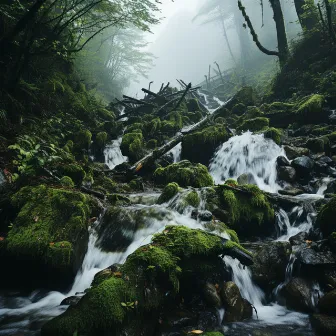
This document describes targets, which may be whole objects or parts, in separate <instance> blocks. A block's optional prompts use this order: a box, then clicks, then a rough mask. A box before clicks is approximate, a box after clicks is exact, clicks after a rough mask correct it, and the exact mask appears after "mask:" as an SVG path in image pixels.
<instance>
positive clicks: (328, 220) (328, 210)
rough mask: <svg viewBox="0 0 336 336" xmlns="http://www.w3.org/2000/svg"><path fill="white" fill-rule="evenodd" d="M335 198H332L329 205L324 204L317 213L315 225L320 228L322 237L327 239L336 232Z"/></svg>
mask: <svg viewBox="0 0 336 336" xmlns="http://www.w3.org/2000/svg"><path fill="white" fill-rule="evenodd" d="M335 216H336V197H333V198H332V199H331V200H330V201H329V203H327V204H325V205H324V206H323V207H322V208H321V210H320V211H319V213H318V215H317V219H316V225H317V227H319V228H320V230H321V232H322V234H323V236H324V237H325V238H328V236H329V235H331V234H332V233H333V232H335V231H336V222H335Z"/></svg>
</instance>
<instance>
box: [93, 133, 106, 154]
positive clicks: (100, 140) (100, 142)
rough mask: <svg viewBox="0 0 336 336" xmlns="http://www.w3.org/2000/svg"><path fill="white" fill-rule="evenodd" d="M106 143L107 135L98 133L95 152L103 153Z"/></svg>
mask: <svg viewBox="0 0 336 336" xmlns="http://www.w3.org/2000/svg"><path fill="white" fill-rule="evenodd" d="M106 142H107V133H106V132H99V133H98V134H97V135H96V140H95V146H96V148H97V150H99V151H103V150H104V148H105V146H106Z"/></svg>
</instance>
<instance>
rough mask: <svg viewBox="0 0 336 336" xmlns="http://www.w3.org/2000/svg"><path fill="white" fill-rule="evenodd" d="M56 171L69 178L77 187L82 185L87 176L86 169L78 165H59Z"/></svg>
mask: <svg viewBox="0 0 336 336" xmlns="http://www.w3.org/2000/svg"><path fill="white" fill-rule="evenodd" d="M56 170H57V172H58V173H59V174H60V175H64V176H69V177H70V178H71V179H72V180H73V181H74V182H75V184H76V185H81V184H82V181H83V179H84V178H85V176H86V173H85V171H84V169H83V168H82V167H81V166H80V165H79V164H77V163H70V164H64V165H58V166H57V167H56Z"/></svg>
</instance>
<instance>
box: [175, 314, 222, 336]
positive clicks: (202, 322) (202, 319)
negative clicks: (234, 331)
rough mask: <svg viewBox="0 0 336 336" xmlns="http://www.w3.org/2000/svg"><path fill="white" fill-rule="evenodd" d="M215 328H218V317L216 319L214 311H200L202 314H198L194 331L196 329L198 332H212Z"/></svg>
mask: <svg viewBox="0 0 336 336" xmlns="http://www.w3.org/2000/svg"><path fill="white" fill-rule="evenodd" d="M217 327H218V317H217V314H216V312H214V311H202V312H200V313H199V316H198V320H197V324H196V328H195V329H198V330H214V329H215V328H217ZM188 334H189V333H188ZM180 335H181V334H180Z"/></svg>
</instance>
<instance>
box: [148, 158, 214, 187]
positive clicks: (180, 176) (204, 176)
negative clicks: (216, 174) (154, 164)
mask: <svg viewBox="0 0 336 336" xmlns="http://www.w3.org/2000/svg"><path fill="white" fill-rule="evenodd" d="M153 177H154V181H155V183H157V184H167V183H171V182H176V183H178V185H180V186H181V187H188V186H191V187H195V188H201V187H207V186H212V185H213V179H212V177H211V175H210V174H209V172H208V169H207V168H206V167H205V166H203V165H201V164H199V163H198V164H194V165H193V164H192V163H190V162H189V161H187V160H184V161H181V162H179V163H174V164H171V165H169V166H167V167H166V168H158V169H156V170H155V172H154V176H153Z"/></svg>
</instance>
